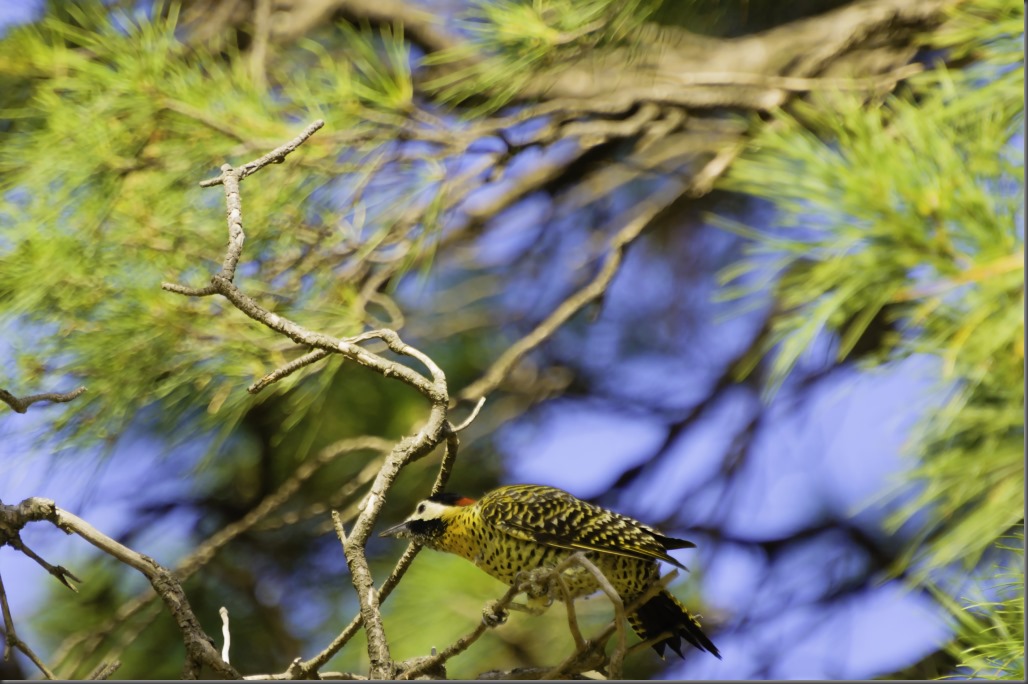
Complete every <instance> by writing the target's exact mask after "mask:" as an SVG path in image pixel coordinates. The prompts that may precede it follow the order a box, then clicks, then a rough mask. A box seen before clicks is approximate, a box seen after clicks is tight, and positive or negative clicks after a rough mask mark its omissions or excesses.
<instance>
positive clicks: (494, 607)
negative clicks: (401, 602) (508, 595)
mask: <svg viewBox="0 0 1028 684" xmlns="http://www.w3.org/2000/svg"><path fill="white" fill-rule="evenodd" d="M509 615H510V613H509V612H508V611H507V610H505V609H503V608H500V607H499V601H489V602H488V603H486V604H485V608H483V609H482V622H483V623H484V624H485V625H486V626H487V627H496V626H498V625H502V624H503V623H504V622H506V621H507V617H508V616H509Z"/></svg>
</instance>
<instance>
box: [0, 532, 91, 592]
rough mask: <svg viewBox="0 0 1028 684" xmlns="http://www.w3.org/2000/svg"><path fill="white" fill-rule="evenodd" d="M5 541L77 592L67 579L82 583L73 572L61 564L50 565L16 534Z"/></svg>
mask: <svg viewBox="0 0 1028 684" xmlns="http://www.w3.org/2000/svg"><path fill="white" fill-rule="evenodd" d="M7 543H8V544H10V545H11V546H12V547H13V548H15V549H17V550H18V551H21V552H22V553H24V554H25V555H26V556H28V557H29V558H31V559H32V560H34V561H36V562H37V563H38V564H39V565H40V566H42V567H43V569H44V570H46V571H47V572H48V573H50V574H51V575H53V576H54V577H56V578H57V581H58V582H60V583H61V584H63V585H64V586H66V587H68V588H69V589H71V590H72V591H74V592H75V593H76V594H77V593H78V591H79V590H78V589H77V588H76V587H75V585H74V584H72V583H71V582H69V581H68V580H69V579H72V580H74V581H76V582H78V583H79V584H82V580H80V579H79V578H78V577H76V576H75V573H73V572H72V571H71V570H68V569H67V568H66V567H64V566H63V565H51V564H50V563H48V562H47V561H46V560H45V559H44V558H41V557H40V556H39V554H37V553H36V552H35V551H33V550H32V549H30V548H29V547H28V546H26V545H25V542H23V541H22V540H21V537H20V536H19V535H17V534H16V535H14V536H13V537H12V538H11V539H10V540H8V542H7Z"/></svg>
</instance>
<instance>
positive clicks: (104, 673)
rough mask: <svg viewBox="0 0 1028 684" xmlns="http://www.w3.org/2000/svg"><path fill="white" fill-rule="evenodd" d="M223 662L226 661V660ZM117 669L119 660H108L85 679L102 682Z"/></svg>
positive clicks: (119, 663)
mask: <svg viewBox="0 0 1028 684" xmlns="http://www.w3.org/2000/svg"><path fill="white" fill-rule="evenodd" d="M225 662H228V661H227V660H226V661H225ZM119 667H121V661H120V660H110V661H104V662H101V663H100V664H99V665H97V666H96V668H94V669H93V671H92V672H90V673H89V676H88V677H86V679H91V680H93V681H103V680H105V679H110V678H111V675H112V674H114V673H115V672H116V671H117V670H118V668H119Z"/></svg>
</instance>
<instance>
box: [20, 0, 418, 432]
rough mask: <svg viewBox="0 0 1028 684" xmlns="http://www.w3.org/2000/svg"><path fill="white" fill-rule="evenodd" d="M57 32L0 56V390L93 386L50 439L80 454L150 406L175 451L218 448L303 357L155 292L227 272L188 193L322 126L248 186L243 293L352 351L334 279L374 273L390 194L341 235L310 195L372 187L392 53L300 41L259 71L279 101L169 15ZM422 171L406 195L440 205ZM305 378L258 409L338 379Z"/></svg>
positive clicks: (235, 319) (208, 209)
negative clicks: (193, 426) (182, 35)
mask: <svg viewBox="0 0 1028 684" xmlns="http://www.w3.org/2000/svg"><path fill="white" fill-rule="evenodd" d="M67 12H68V15H69V16H70V19H68V20H60V19H57V18H55V17H53V16H48V17H46V18H45V19H43V20H42V21H41V22H39V23H37V24H33V25H26V26H22V27H19V28H17V29H15V30H13V31H12V32H10V33H9V34H8V35H6V36H5V37H4V39H3V40H2V41H0V64H2V65H3V66H2V67H0V80H2V81H3V82H4V83H6V84H11V85H12V87H10V88H4V89H2V94H0V231H2V233H0V236H2V237H0V256H2V259H0V293H3V306H2V309H0V320H2V322H3V327H4V328H5V329H8V330H11V331H12V332H13V333H14V334H12V335H9V336H8V337H9V339H10V340H11V341H12V342H11V343H12V345H13V346H14V349H15V353H16V355H17V367H16V368H13V369H10V375H11V377H15V378H17V379H18V380H17V386H16V387H11V388H10V389H11V390H13V391H15V392H18V391H19V390H20V389H21V388H26V389H30V390H32V391H38V390H41V389H46V388H49V387H51V386H54V387H60V388H66V387H69V386H74V384H73V383H81V384H85V385H87V386H88V389H89V391H88V393H87V394H86V395H84V396H83V397H81V398H80V399H79V400H78V401H76V402H73V403H72V404H69V405H68V406H67V407H66V409H65V410H64V411H63V412H62V414H61V415H62V417H61V418H60V419H58V421H57V429H58V430H59V431H61V433H62V435H63V436H64V437H67V438H69V439H74V440H75V443H76V445H77V446H78V447H82V446H85V445H86V444H88V443H90V442H93V441H101V442H103V441H108V440H113V439H115V438H116V437H117V436H118V435H119V434H120V432H121V431H122V430H123V429H124V428H125V426H126V425H128V423H129V422H130V421H132V420H133V419H136V418H138V417H140V411H141V410H143V409H145V408H147V407H155V408H156V410H154V411H151V412H149V413H148V414H146V419H148V420H151V421H153V422H155V423H156V424H157V425H158V426H163V427H164V428H165V429H166V430H167V432H168V433H169V434H174V430H175V428H176V427H178V426H180V425H182V424H184V423H183V421H184V420H185V419H186V418H187V417H189V416H191V417H198V418H199V424H200V427H201V429H203V430H214V431H217V432H218V433H219V434H220V435H222V436H225V435H228V434H229V433H231V431H232V430H233V429H234V428H235V427H236V426H237V425H238V424H239V421H240V420H241V419H242V418H243V416H244V415H245V414H246V412H247V411H248V410H250V409H251V408H252V407H254V406H255V405H257V403H258V402H260V401H263V397H261V398H252V397H250V396H249V395H247V394H246V392H245V391H244V388H245V387H246V386H247V385H248V384H249V383H250V382H252V381H253V380H255V379H256V378H259V377H261V376H262V375H263V374H265V373H267V372H269V371H270V370H272V369H274V368H276V367H278V366H281V365H283V364H284V363H285V362H286V361H288V360H290V359H291V358H294V357H295V356H297V355H299V353H301V352H302V351H303V350H301V349H297V348H295V347H294V346H292V345H288V344H286V345H283V344H282V342H281V340H279V339H277V338H275V337H274V336H273V335H272V334H271V333H270V332H268V331H266V330H263V329H261V328H260V327H259V326H255V325H253V323H252V321H249V320H248V319H246V318H245V317H244V316H243V315H242V314H240V313H238V312H235V311H227V312H226V306H225V303H224V302H223V301H219V300H218V299H216V298H208V299H191V298H186V297H182V296H179V295H174V294H170V293H167V292H164V291H162V290H161V289H160V284H161V282H162V281H173V282H181V283H184V284H188V285H194V286H199V285H203V284H205V282H206V281H207V278H208V277H209V275H210V274H212V273H213V272H215V271H216V270H217V269H218V267H219V265H220V262H221V259H222V256H223V254H224V245H225V236H226V228H225V225H224V208H223V206H224V203H223V198H222V194H221V190H220V188H215V189H206V190H205V189H201V188H199V187H198V185H197V183H198V181H200V180H202V179H203V178H205V177H210V176H212V175H215V173H216V171H215V169H216V168H217V167H218V166H219V165H220V164H221V163H223V162H224V161H226V160H229V161H231V162H232V163H242V162H245V161H249V160H250V159H253V158H255V157H257V156H259V155H261V154H263V153H264V152H266V151H268V150H270V149H271V148H273V147H275V146H278V145H280V144H282V143H283V142H284V141H286V140H289V139H290V138H292V137H293V136H295V135H296V133H297V132H299V130H300V129H301V127H302V125H303V124H305V123H307V122H309V121H311V120H313V119H315V118H319V117H320V118H323V119H325V120H326V122H327V125H326V130H325V134H324V135H319V136H317V137H315V138H314V139H313V140H311V141H310V142H309V143H308V144H307V145H305V146H303V148H301V149H300V150H299V151H298V152H296V153H294V154H293V155H292V156H290V158H289V161H288V163H286V164H283V165H280V166H275V167H273V168H270V169H267V170H265V171H264V172H263V173H261V174H259V175H258V176H255V177H253V178H251V179H248V180H247V181H245V182H244V183H243V186H242V198H243V203H244V220H245V221H246V226H245V227H246V228H247V230H248V235H247V238H248V241H247V245H246V250H245V253H244V260H243V262H242V263H241V264H240V268H239V273H238V276H237V280H238V282H239V284H240V286H241V287H242V288H243V289H244V290H246V291H249V292H251V293H255V294H256V295H257V296H258V297H259V298H260V299H261V300H262V302H263V303H264V304H265V305H266V306H268V307H269V308H271V309H272V310H273V311H275V312H276V313H279V314H283V315H286V316H289V317H292V318H294V319H295V320H297V321H298V322H299V323H300V324H302V325H305V326H307V327H310V328H313V329H317V330H319V331H321V332H325V333H328V334H336V335H341V336H342V335H347V334H353V333H355V332H357V331H359V330H360V329H361V326H362V323H363V322H364V320H365V312H364V310H363V300H362V299H361V298H360V297H359V296H358V295H359V288H358V286H359V283H357V284H355V283H353V282H348V281H347V280H344V279H333V277H332V274H333V273H338V272H340V269H342V268H343V267H344V266H346V265H349V266H350V267H351V268H352V267H353V265H354V264H353V261H352V260H353V259H356V260H358V261H359V260H361V259H366V258H369V256H370V252H373V251H374V248H375V246H377V245H378V244H381V243H382V242H383V241H385V239H386V237H387V236H390V235H392V233H391V231H393V227H394V226H395V225H396V222H397V220H398V217H399V214H400V209H397V208H395V207H393V206H391V203H390V199H391V197H392V195H390V194H388V193H386V194H382V193H378V194H376V193H373V192H368V193H366V194H365V196H364V198H363V201H361V202H357V201H355V202H354V203H353V204H354V206H353V207H349V208H348V210H352V211H356V212H357V213H358V214H359V215H360V216H361V217H363V219H364V220H363V221H350V222H347V221H346V220H345V219H346V216H345V215H344V213H343V212H342V211H341V210H340V209H339V208H338V207H339V206H341V205H340V204H338V203H337V202H336V200H335V199H333V198H331V197H329V196H328V194H327V193H324V192H322V189H325V188H329V187H331V188H333V189H334V190H343V189H345V188H346V187H347V186H348V185H347V184H349V185H350V186H356V185H358V184H360V183H362V182H365V181H364V177H365V176H366V175H367V173H368V172H367V171H366V170H365V165H364V164H363V161H364V159H365V157H366V156H367V155H368V154H370V152H371V150H372V149H373V145H371V144H369V143H365V142H362V141H363V140H366V139H369V138H372V137H375V136H374V135H373V133H374V132H380V131H381V128H382V127H388V125H389V122H388V121H386V122H385V123H382V124H377V123H368V122H369V121H372V120H374V119H373V117H372V116H371V115H370V114H368V112H369V111H370V109H375V110H377V111H379V112H383V111H397V110H400V111H402V110H404V109H406V108H407V107H409V105H410V101H411V92H412V87H411V81H410V74H409V71H408V70H407V66H406V59H407V58H406V51H405V47H404V44H403V42H402V32H400V33H396V34H391V33H389V32H386V34H385V37H384V38H383V40H382V41H381V42H379V41H377V40H374V39H373V38H372V37H371V36H370V35H369V34H368V33H367V32H360V31H356V30H354V29H346V30H345V39H346V40H345V43H346V45H347V49H349V50H350V51H352V55H353V58H352V59H340V58H339V55H338V54H335V55H329V54H328V53H327V51H325V50H324V49H323V48H321V49H320V50H319V48H320V47H321V46H319V45H318V44H317V43H315V42H314V41H308V43H307V44H305V45H304V46H303V47H300V48H297V49H295V50H293V51H292V52H290V53H289V54H288V55H285V56H284V58H283V59H281V60H276V61H275V63H274V66H272V67H269V72H268V74H267V81H268V83H270V86H269V87H270V88H271V89H272V90H273V92H269V91H268V90H266V89H265V86H264V85H263V83H264V79H258V78H254V76H253V73H252V72H253V69H252V66H253V65H251V64H250V61H249V60H248V59H246V58H244V57H242V56H241V55H239V54H237V53H235V52H234V51H232V50H228V51H227V54H223V55H218V54H208V53H206V52H205V51H204V50H203V49H202V48H200V47H197V46H186V45H184V44H183V43H181V42H180V41H179V39H178V37H177V36H176V20H177V13H176V12H175V11H174V8H172V9H171V11H169V12H168V13H167V17H166V18H163V19H161V18H157V19H154V20H153V21H149V20H147V19H145V18H142V19H141V18H136V17H134V16H129V15H127V14H123V13H120V12H118V11H117V10H111V11H110V13H109V10H108V9H107V8H105V7H104V5H103V4H102V3H100V2H95V3H84V4H81V5H74V6H69V7H68V9H67ZM160 14H161V13H159V12H156V13H155V16H158V17H159V16H160ZM380 50H381V51H383V52H384V54H385V59H384V60H383V59H377V55H378V53H379V51H380ZM312 62H314V63H316V65H317V67H318V68H317V69H308V68H307V67H308V66H309V65H310V64H311V63H312ZM14 84H16V85H17V87H13V85H14ZM378 137H379V139H382V138H385V139H388V137H387V136H385V135H379V136H378ZM422 166H424V165H422ZM421 168H422V167H417V168H413V169H412V170H413V173H412V174H411V175H410V180H411V183H412V185H413V186H414V190H415V191H417V190H419V189H426V190H427V191H429V192H431V190H432V188H433V187H435V185H436V179H435V176H436V175H437V172H432V173H430V174H429V175H424V174H423V172H422V171H421V170H420V169H421ZM342 206H346V205H342ZM340 225H343V226H348V229H340V227H339V226H340ZM424 228H425V229H426V230H430V227H424ZM409 229H410V227H409V226H408V227H407V228H405V229H404V230H409ZM424 232H425V231H424V230H423V231H422V233H424ZM364 233H372V234H374V235H375V239H374V240H366V239H364V237H365V236H364V235H363V234H364ZM369 243H370V244H371V245H372V246H371V247H367V245H368V244H369ZM358 245H360V246H362V248H363V249H365V251H364V252H360V253H358V252H357V248H358ZM354 255H355V256H354ZM347 257H350V258H351V262H350V263H349V264H346V263H345V259H346V258H347ZM312 273H313V274H317V276H318V277H317V278H315V279H311V278H310V274H312ZM223 313H224V315H222V314H223ZM331 367H338V364H335V365H334V366H331ZM306 377H310V376H309V375H308V374H305V373H302V372H301V373H298V374H296V375H294V376H292V377H290V378H288V379H286V380H285V381H284V382H282V383H278V384H277V385H276V386H275V387H274V388H273V389H272V390H269V391H268V392H267V395H268V396H269V397H270V396H274V395H275V394H282V393H285V392H290V391H296V392H299V393H300V395H301V396H304V397H306V399H305V400H304V401H303V402H299V404H298V405H297V408H298V409H299V410H300V411H301V413H302V411H303V410H306V409H307V408H309V407H310V406H311V404H312V403H313V402H314V401H315V400H316V398H317V397H318V396H319V395H320V394H321V393H322V392H323V390H324V388H325V387H326V386H327V384H328V383H329V382H330V381H331V379H332V374H331V373H321V374H317V376H316V380H315V381H314V382H302V380H303V379H304V378H306ZM157 407H159V408H157ZM197 414H198V415H197ZM296 418H299V415H297V416H296ZM191 434H195V432H194V433H191Z"/></svg>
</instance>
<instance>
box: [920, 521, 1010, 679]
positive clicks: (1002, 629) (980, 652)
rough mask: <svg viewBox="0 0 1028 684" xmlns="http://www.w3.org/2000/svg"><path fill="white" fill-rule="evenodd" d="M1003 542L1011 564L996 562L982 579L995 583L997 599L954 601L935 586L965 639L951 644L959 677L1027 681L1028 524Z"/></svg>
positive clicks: (961, 636) (950, 650)
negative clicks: (1027, 534) (1027, 561)
mask: <svg viewBox="0 0 1028 684" xmlns="http://www.w3.org/2000/svg"><path fill="white" fill-rule="evenodd" d="M1009 541H1010V542H1012V543H1013V544H1014V546H1007V545H1006V544H1001V545H1000V549H1001V550H1003V551H1006V552H1009V554H1010V555H1009V556H1008V558H1007V560H1010V561H1012V563H1010V564H1013V565H1014V566H1015V567H1013V568H1011V567H1009V565H1010V564H1007V565H1001V564H998V563H997V564H993V565H992V566H990V567H989V568H988V569H987V570H986V572H983V573H981V576H980V577H979V578H978V580H979V584H977V585H975V587H976V588H979V587H980V586H981V585H983V584H984V585H987V586H990V588H991V591H990V593H991V594H992V596H993V597H994V598H992V599H990V598H985V597H983V598H979V599H970V598H968V599H962V600H960V601H954V600H953V599H952V598H950V597H949V595H948V594H947V593H946V592H943V591H940V590H938V589H933V592H932V593H933V594H934V596H935V598H936V599H937V600H938V601H939V603H941V604H942V605H943V606H945V607H946V608H947V609H948V610H949V612H950V615H951V617H952V620H953V623H954V626H955V631H956V632H957V633H958V634H959V635H960V638H959V639H957V640H956V641H954V642H953V643H952V644H951V645H950V646H949V649H948V650H949V652H950V653H951V654H952V655H953V657H954V658H955V659H956V662H957V668H958V672H959V675H958V676H959V677H960V678H961V679H963V678H965V677H971V678H973V679H1008V680H1012V681H1024V527H1023V526H1022V527H1021V528H1020V529H1019V531H1018V533H1017V534H1016V535H1014V537H1013V538H1012V539H1011V540H1009Z"/></svg>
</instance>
